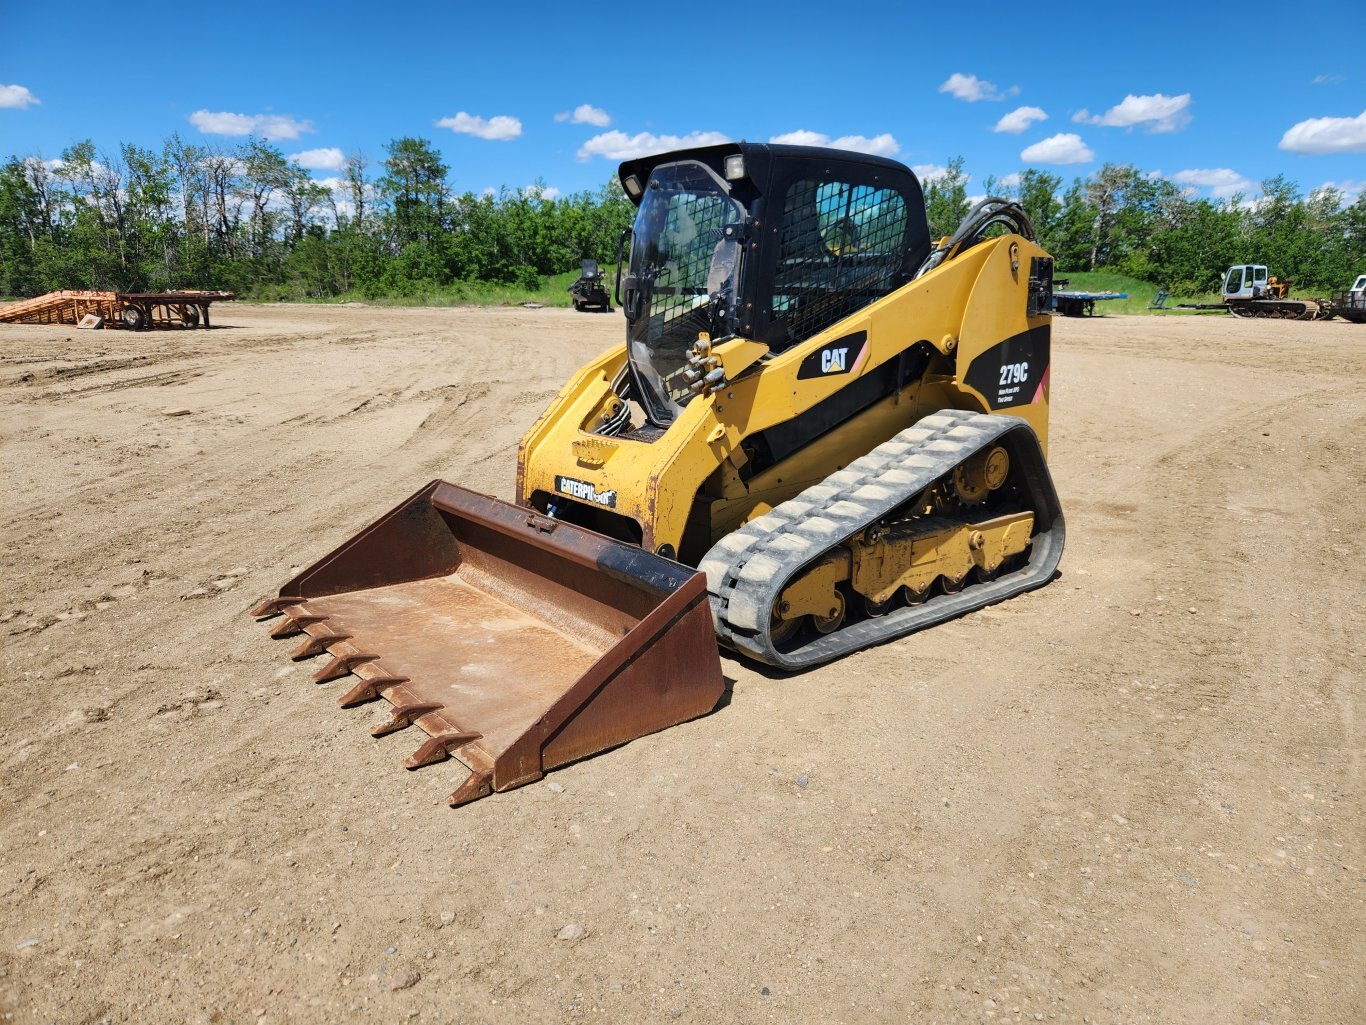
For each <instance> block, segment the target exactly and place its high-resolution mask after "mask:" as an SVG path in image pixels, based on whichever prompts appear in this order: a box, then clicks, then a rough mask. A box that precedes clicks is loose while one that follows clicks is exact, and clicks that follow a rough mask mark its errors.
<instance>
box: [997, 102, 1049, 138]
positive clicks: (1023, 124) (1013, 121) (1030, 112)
mask: <svg viewBox="0 0 1366 1025" xmlns="http://www.w3.org/2000/svg"><path fill="white" fill-rule="evenodd" d="M1047 120H1048V115H1047V114H1046V113H1044V111H1043V110H1042V109H1041V108H1039V107H1016V108H1015V109H1014V110H1012V111H1011V112H1010V113H1009V114H1007V115H1006V116H1005V117H1003V118H1001V120H999V121H997V122H996V127H995V128H993V129H992V131H993V132H1009V133H1010V134H1011V135H1019V134H1020V133H1021V132H1023V131H1024V130H1025V129H1027V128H1028V127H1029V126H1030V125H1032V124H1033V123H1034V122H1035V121H1047Z"/></svg>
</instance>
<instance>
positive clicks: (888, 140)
mask: <svg viewBox="0 0 1366 1025" xmlns="http://www.w3.org/2000/svg"><path fill="white" fill-rule="evenodd" d="M768 141H769V142H771V143H775V144H777V145H786V146H829V147H830V148H832V149H847V150H853V151H854V152H855V153H869V154H872V155H873V156H875V157H894V156H896V155H897V153H899V152H900V151H901V147H900V146H898V145H897V144H896V139H895V138H893V137H892V135H891V133H890V132H883V133H882V134H881V135H875V136H873V137H872V138H871V139H870V138H868V136H866V135H841V136H840V137H839V138H838V139H832V138H830V136H828V135H825V134H823V133H821V132H809V131H807V130H806V129H804V128H799V129H797V131H795V132H784V133H783V134H782V135H775V136H773V138H771V139H769V140H768Z"/></svg>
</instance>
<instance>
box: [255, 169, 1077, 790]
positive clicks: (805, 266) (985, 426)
mask: <svg viewBox="0 0 1366 1025" xmlns="http://www.w3.org/2000/svg"><path fill="white" fill-rule="evenodd" d="M620 177H621V182H622V186H623V187H624V188H625V190H626V192H627V194H628V195H629V196H630V198H631V200H632V201H633V202H634V203H635V204H636V205H637V207H638V210H637V214H636V218H635V223H634V226H633V228H632V229H631V230H630V231H629V232H628V235H629V236H630V255H629V261H624V260H623V258H622V254H623V253H624V252H625V245H624V243H625V236H624V237H623V247H622V251H621V253H619V254H618V261H617V263H618V266H617V277H616V296H615V300H616V302H617V304H618V305H619V306H620V307H621V308H622V310H623V311H624V313H625V316H626V324H627V327H626V340H625V344H623V345H621V346H618V347H616V348H614V349H612V350H611V351H609V352H607V353H605V354H604V355H602V356H601V357H599V358H598V359H596V360H594V361H593V362H591V363H589V364H588V365H587V366H585V367H584V368H582V369H581V370H580V371H579V372H578V374H577V375H576V376H575V377H574V378H573V379H572V380H571V381H570V382H569V383H568V384H567V385H566V386H565V387H564V389H563V390H562V391H561V392H560V394H559V396H558V397H557V398H556V399H555V400H554V401H553V402H552V403H551V405H550V407H549V408H548V409H547V410H546V411H545V412H544V413H543V414H542V415H541V417H540V419H539V420H537V421H536V423H535V424H534V425H533V426H532V428H531V430H530V431H529V432H528V433H527V435H526V436H525V438H523V440H522V443H521V447H520V449H519V452H518V460H517V502H516V504H515V505H514V504H509V503H506V502H501V501H498V500H495V499H492V498H489V497H487V496H484V495H479V494H475V493H473V492H470V491H467V490H465V489H463V488H460V487H458V486H456V485H453V484H448V483H445V482H443V481H434V482H432V483H431V484H429V485H427V486H426V487H424V488H423V489H421V490H420V491H419V492H418V493H417V494H415V495H414V496H413V497H412V498H411V499H409V500H408V501H406V502H404V503H403V504H402V505H400V506H399V507H398V508H396V509H394V510H393V511H392V512H390V513H388V514H387V515H386V516H384V517H383V518H381V519H380V520H378V521H377V522H375V523H374V524H372V525H371V526H370V527H368V528H366V529H365V530H364V531H362V532H361V533H360V534H358V535H357V536H356V537H355V538H353V539H352V540H350V541H348V542H347V543H346V544H344V545H342V546H341V547H340V548H338V549H337V550H336V551H334V552H332V553H330V554H328V555H326V556H325V557H323V558H322V559H321V560H320V561H319V562H317V563H315V564H314V565H313V566H310V567H309V568H308V569H306V570H304V571H303V572H302V573H300V574H299V575H298V576H297V577H295V578H294V579H293V580H291V581H290V582H289V583H287V584H286V585H285V586H284V587H283V588H282V589H281V591H280V595H279V597H277V598H273V599H269V600H267V601H265V602H263V603H262V604H261V605H259V606H258V607H257V608H256V609H255V610H254V614H256V615H258V616H274V615H282V616H283V618H282V620H281V621H280V622H279V624H278V625H277V626H276V627H275V629H274V630H273V631H272V635H273V636H277V637H282V636H286V635H289V634H294V633H299V632H302V633H303V634H304V635H306V636H305V637H304V638H303V641H302V643H301V644H300V645H299V646H298V647H297V648H296V649H295V651H294V657H296V658H307V657H310V656H314V655H320V654H322V653H324V652H326V653H328V655H329V659H328V661H327V663H326V664H325V665H324V667H323V668H322V669H321V670H320V671H319V672H318V673H317V675H316V677H315V679H318V680H319V681H325V680H330V679H334V678H340V677H344V676H349V677H351V683H352V685H351V687H350V689H349V690H348V691H347V692H346V694H344V695H343V696H342V697H341V704H343V705H346V706H349V705H352V704H357V703H360V702H364V701H371V700H377V699H379V698H384V699H387V701H388V702H389V705H390V706H391V707H390V714H389V718H388V719H387V720H386V721H385V722H384V723H382V724H381V725H380V726H379V727H377V728H376V730H375V733H376V735H379V734H382V733H387V732H391V731H393V730H398V729H403V728H405V727H408V726H410V725H416V726H418V727H419V729H420V730H421V731H422V732H423V733H424V734H425V735H426V739H425V740H424V742H423V743H422V744H421V746H420V747H419V748H418V749H417V751H416V753H415V754H413V756H412V757H410V758H409V759H408V761H407V762H406V763H405V764H407V765H408V767H410V768H416V767H418V766H421V765H427V764H430V763H433V762H437V761H441V760H443V759H445V758H448V757H455V758H457V759H458V760H459V761H461V762H463V763H464V764H465V765H466V766H468V767H469V769H470V775H469V777H468V778H467V779H466V781H465V782H464V783H463V784H462V785H461V786H460V788H459V789H457V790H456V791H455V793H454V794H453V795H452V797H451V803H452V804H461V803H464V802H466V801H470V800H473V799H475V798H478V797H482V796H485V795H487V794H488V793H490V792H491V791H493V790H507V789H510V788H512V787H516V786H521V785H522V784H525V783H529V782H531V781H533V780H536V779H539V778H540V777H541V776H542V775H543V774H544V772H545V771H546V770H547V769H550V768H554V767H555V766H558V765H563V764H565V763H566V762H570V761H573V760H575V759H578V758H582V757H585V756H587V755H591V754H594V753H596V752H599V751H602V750H605V749H607V748H609V747H613V746H616V745H618V744H622V743H625V742H626V741H629V740H631V739H633V738H635V737H639V736H643V735H645V734H647V733H651V732H654V731H656V730H660V729H664V728H666V727H668V726H672V725H675V724H677V723H680V722H683V721H685V720H687V719H691V718H695V717H697V716H700V715H705V714H706V713H707V712H709V711H711V710H712V709H713V708H714V707H715V706H716V704H717V702H718V701H719V700H720V698H721V696H722V692H723V686H724V684H723V679H722V675H721V665H720V658H719V652H718V643H719V644H720V645H721V646H723V647H725V648H728V649H730V650H732V651H734V652H737V653H739V654H741V655H743V656H746V657H748V658H751V659H755V660H758V661H760V662H764V663H768V664H770V665H773V666H777V667H781V668H784V669H789V670H800V669H803V668H805V667H807V666H813V665H816V664H819V663H821V662H825V661H828V660H830V659H832V658H837V657H839V656H841V655H843V654H846V653H848V652H851V651H856V650H858V649H860V648H865V647H868V646H869V645H873V644H879V643H882V642H884V641H887V640H891V639H893V638H896V637H901V636H903V635H905V634H907V633H910V632H911V631H913V630H918V629H921V628H922V627H925V626H929V625H931V624H934V623H938V622H941V621H943V620H945V619H947V618H950V617H953V616H957V615H961V614H963V613H965V612H969V611H971V610H973V609H977V608H981V607H982V606H984V605H988V604H991V603H993V602H998V601H1001V600H1003V599H1006V598H1009V597H1011V596H1013V595H1016V594H1019V593H1021V592H1022V591H1026V590H1029V589H1031V588H1035V587H1039V586H1041V585H1042V584H1044V583H1046V582H1048V581H1049V580H1050V579H1051V578H1052V577H1053V575H1054V573H1055V571H1056V568H1057V565H1058V560H1059V559H1060V557H1061V555H1062V547H1063V517H1062V511H1061V509H1060V507H1059V504H1058V498H1057V495H1056V493H1055V491H1054V489H1053V484H1052V481H1051V478H1050V477H1049V473H1048V467H1047V463H1046V460H1045V452H1046V445H1047V431H1048V389H1049V358H1050V352H1049V341H1050V338H1049V327H1050V320H1049V310H1050V309H1051V306H1052V273H1053V261H1052V259H1051V258H1050V257H1049V256H1048V254H1046V253H1045V252H1044V251H1043V250H1042V249H1041V248H1040V247H1039V246H1038V244H1037V243H1036V242H1035V240H1034V237H1033V230H1032V228H1031V227H1030V224H1029V221H1028V219H1027V218H1026V216H1025V215H1024V213H1023V212H1022V211H1021V210H1020V209H1019V208H1018V207H1017V206H1016V205H1014V204H1013V203H1010V202H1007V201H1005V200H998V199H987V200H984V201H983V202H981V203H979V204H978V205H977V206H976V207H975V208H974V209H973V210H972V211H971V212H970V213H969V214H968V216H967V218H965V220H964V221H963V223H962V224H961V225H960V226H959V228H958V230H957V231H956V232H955V233H954V234H953V235H952V236H949V237H946V238H943V239H940V240H938V241H935V240H932V239H931V238H930V236H929V229H928V226H927V221H926V216H925V203H924V198H923V195H922V192H921V188H920V183H919V182H918V181H917V180H916V177H915V175H914V174H912V173H911V171H910V170H908V169H907V168H906V167H904V166H902V165H901V164H899V163H897V162H895V161H892V160H885V159H882V158H878V157H872V156H865V155H862V154H855V153H845V152H840V151H836V150H828V149H815V148H807V147H794V146H776V145H755V144H746V143H739V144H725V145H720V146H710V147H706V148H700V149H693V150H686V151H681V152H674V153H666V154H660V155H656V156H651V157H645V158H641V159H638V160H632V161H628V162H627V163H624V164H623V165H622V166H621V169H620ZM623 263H625V266H623ZM623 272H624V273H623Z"/></svg>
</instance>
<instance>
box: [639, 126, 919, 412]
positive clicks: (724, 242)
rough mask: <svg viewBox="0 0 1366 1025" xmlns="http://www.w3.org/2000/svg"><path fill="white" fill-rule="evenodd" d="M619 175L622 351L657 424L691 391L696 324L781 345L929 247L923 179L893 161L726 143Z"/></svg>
mask: <svg viewBox="0 0 1366 1025" xmlns="http://www.w3.org/2000/svg"><path fill="white" fill-rule="evenodd" d="M619 173H620V178H621V183H622V187H623V188H624V189H625V190H626V193H627V195H628V196H629V197H630V198H631V200H632V202H634V203H635V204H636V206H637V212H636V218H635V223H634V225H633V228H632V231H631V253H630V259H629V264H628V266H627V267H626V268H625V271H624V276H623V270H622V268H620V267H619V268H618V276H619V281H620V283H621V287H622V293H621V296H620V301H621V305H622V307H623V310H624V312H625V313H626V321H627V331H626V334H627V345H628V354H629V358H630V364H631V370H632V376H633V379H634V381H635V383H636V385H637V387H636V389H634V393H635V394H636V395H637V396H638V397H639V398H640V400H641V405H642V406H643V407H644V409H645V412H646V415H647V416H648V417H649V419H650V421H651V422H652V423H653V424H655V425H656V426H658V427H667V426H668V425H669V424H670V423H672V422H673V420H674V418H675V417H676V416H677V415H678V413H679V412H680V411H681V410H682V408H683V407H684V406H685V405H686V404H687V403H688V401H689V400H690V399H691V397H692V393H691V392H690V391H689V390H688V388H687V385H686V383H685V381H684V378H683V374H682V371H683V370H684V368H685V367H686V364H687V354H688V351H689V349H690V348H691V347H692V344H693V342H694V341H696V339H697V337H698V334H699V333H702V332H705V333H707V334H709V335H710V336H711V338H712V339H713V340H720V339H723V338H727V337H731V336H741V337H745V338H753V339H755V340H757V341H761V342H763V343H765V344H766V345H767V346H768V347H769V351H770V352H773V353H778V352H782V351H783V350H785V349H787V348H790V347H791V346H793V345H796V344H798V343H800V342H802V341H804V340H805V339H807V338H810V337H811V336H812V335H814V334H816V333H818V332H820V331H822V330H824V329H825V328H827V327H829V326H830V325H831V324H834V323H835V322H837V321H839V320H842V319H843V318H845V317H847V316H849V315H850V314H852V313H854V312H856V311H857V310H859V309H861V308H862V307H864V306H867V305H868V304H869V303H872V302H875V301H877V300H878V299H881V298H882V297H883V296H885V295H888V294H889V293H891V292H893V291H895V290H896V289H897V288H900V287H901V286H902V285H904V284H906V283H907V282H908V281H910V280H911V277H912V275H913V274H914V273H915V270H916V268H918V267H919V266H920V264H921V263H922V262H923V261H924V259H925V257H926V256H928V255H929V252H930V237H929V227H928V224H927V221H926V216H925V200H924V195H923V193H922V191H921V188H920V183H919V181H917V180H916V177H915V175H914V174H913V173H912V172H911V171H910V169H909V168H907V167H905V166H903V165H902V164H899V163H897V162H896V161H894V160H886V159H883V158H881V157H873V156H867V155H864V154H859V153H849V152H844V151H842V150H830V149H820V148H815V147H805V146H777V145H761V144H750V143H728V144H725V145H721V146H709V147H705V148H701V149H695V150H684V151H678V152H674V153H664V154H658V155H655V156H650V157H645V158H642V159H640V160H633V161H627V162H626V163H624V164H622V165H621V169H620V172H619Z"/></svg>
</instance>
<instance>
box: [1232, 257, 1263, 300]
mask: <svg viewBox="0 0 1366 1025" xmlns="http://www.w3.org/2000/svg"><path fill="white" fill-rule="evenodd" d="M1266 289H1267V273H1266V268H1265V267H1263V266H1261V265H1260V264H1240V265H1239V266H1237V267H1230V268H1229V269H1228V271H1227V273H1225V275H1224V299H1225V300H1228V299H1256V298H1258V297H1259V296H1261V295H1262V294H1263V293H1264V292H1265V291H1266Z"/></svg>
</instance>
